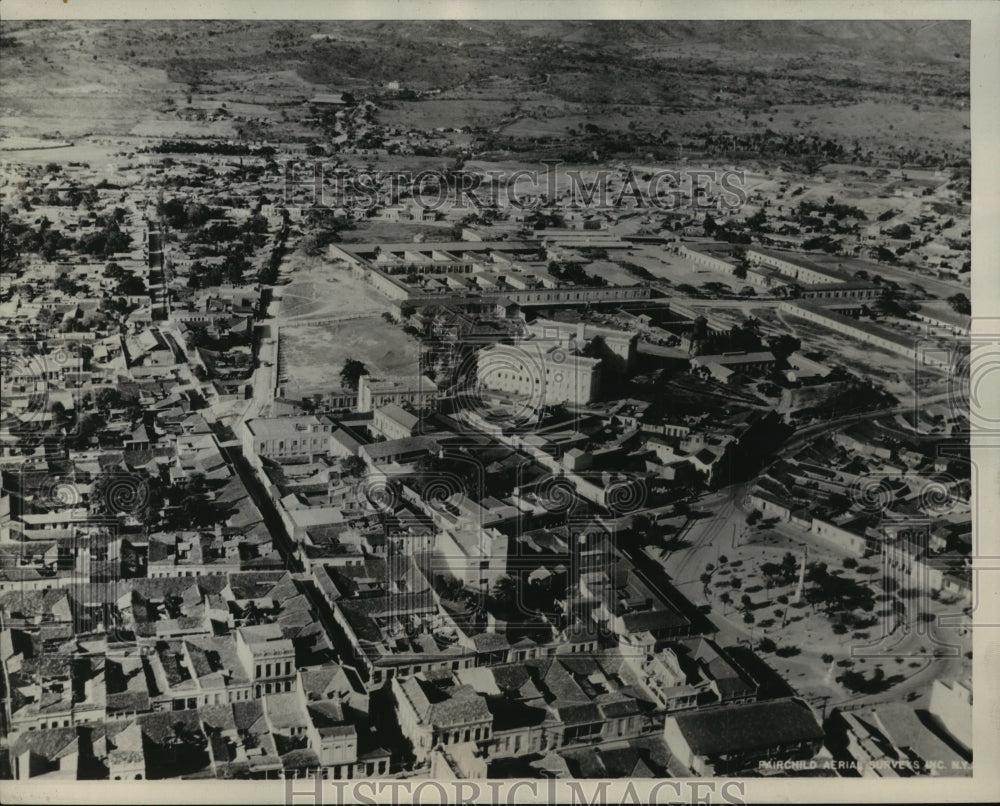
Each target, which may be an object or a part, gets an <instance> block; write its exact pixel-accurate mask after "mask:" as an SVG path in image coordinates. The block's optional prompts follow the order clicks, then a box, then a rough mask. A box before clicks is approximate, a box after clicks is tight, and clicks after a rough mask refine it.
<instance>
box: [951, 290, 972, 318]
mask: <svg viewBox="0 0 1000 806" xmlns="http://www.w3.org/2000/svg"><path fill="white" fill-rule="evenodd" d="M948 302H949V304H950V305H951V309H952V310H953V311H955V313H960V314H964V315H965V316H971V315H972V303H971V302H969V298H968V297H967V296H965V294H955V295H954V296H951V297H948Z"/></svg>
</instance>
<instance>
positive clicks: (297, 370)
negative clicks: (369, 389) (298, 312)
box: [281, 316, 417, 386]
mask: <svg viewBox="0 0 1000 806" xmlns="http://www.w3.org/2000/svg"><path fill="white" fill-rule="evenodd" d="M348 358H354V359H357V360H358V361H361V362H362V363H364V365H365V366H366V367H368V370H369V371H370V372H372V373H384V374H387V375H404V374H411V373H413V372H415V371H416V367H417V343H416V341H415V340H414V339H412V338H411V337H410V336H408V335H406V334H405V333H403V331H402V330H401V329H400V328H399V327H398V326H396V325H391V324H389V323H388V322H385V321H384V320H383V319H382V318H381V317H378V316H369V317H364V318H361V319H350V320H347V321H345V322H341V323H329V324H321V325H316V326H311V327H305V326H300V327H284V328H282V330H281V375H282V379H283V380H287V381H289V382H292V383H300V384H302V385H303V386H312V385H319V384H323V383H326V382H328V381H331V380H334V379H337V377H338V375H339V373H340V370H341V368H342V367H343V366H344V362H345V361H346V360H347V359H348Z"/></svg>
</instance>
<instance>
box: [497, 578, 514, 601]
mask: <svg viewBox="0 0 1000 806" xmlns="http://www.w3.org/2000/svg"><path fill="white" fill-rule="evenodd" d="M493 598H494V599H496V600H497V601H499V602H505V603H507V604H513V603H514V602H516V601H517V583H516V582H515V581H514V578H513V577H511V576H502V577H500V578H499V579H498V580H497V581H496V582H494V583H493Z"/></svg>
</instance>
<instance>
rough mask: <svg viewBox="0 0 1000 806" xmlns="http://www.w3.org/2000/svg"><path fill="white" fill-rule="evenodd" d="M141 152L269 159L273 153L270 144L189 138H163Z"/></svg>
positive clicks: (273, 150)
mask: <svg viewBox="0 0 1000 806" xmlns="http://www.w3.org/2000/svg"><path fill="white" fill-rule="evenodd" d="M142 151H143V152H149V151H152V152H153V153H155V154H217V155H219V156H223V157H264V158H266V159H269V158H271V157H273V156H274V155H275V153H276V152H275V149H274V148H272V147H271V146H260V147H259V148H252V147H250V146H246V145H238V144H236V143H199V142H194V141H191V140H164V141H163V142H161V143H157V144H156V145H154V146H150V147H149V148H148V149H142Z"/></svg>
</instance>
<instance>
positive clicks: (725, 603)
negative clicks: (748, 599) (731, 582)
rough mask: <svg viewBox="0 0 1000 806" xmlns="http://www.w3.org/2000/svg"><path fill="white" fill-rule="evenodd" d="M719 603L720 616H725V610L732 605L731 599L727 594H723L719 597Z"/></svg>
mask: <svg viewBox="0 0 1000 806" xmlns="http://www.w3.org/2000/svg"><path fill="white" fill-rule="evenodd" d="M719 601H720V602H722V615H726V608H727V607H728V606H729V605H731V604H732V603H733V597H732V596H730V595H729V594H728V593H723V594H722V595H721V596H719Z"/></svg>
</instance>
